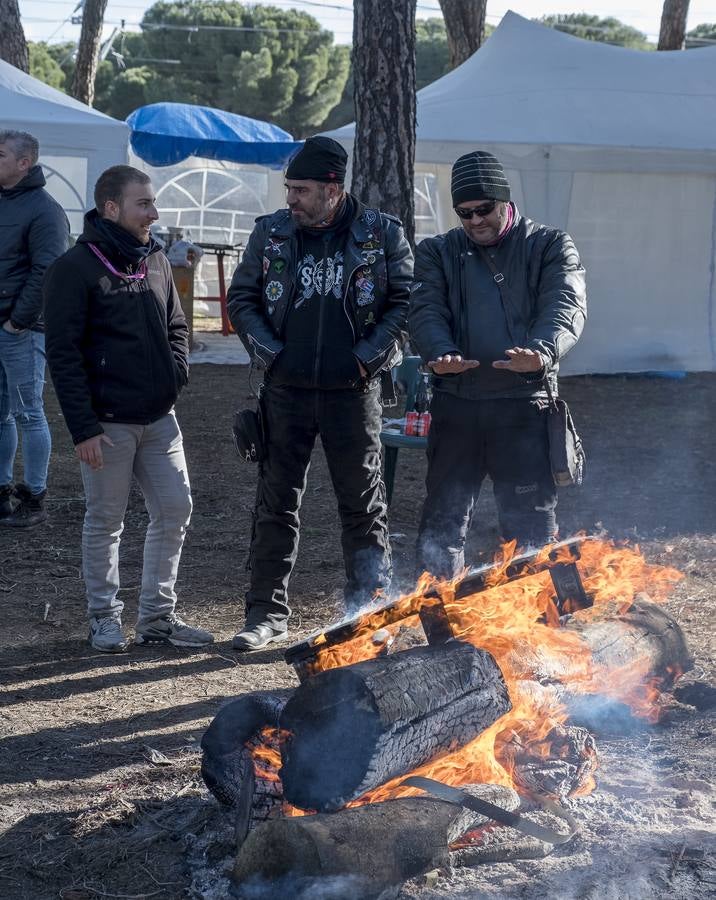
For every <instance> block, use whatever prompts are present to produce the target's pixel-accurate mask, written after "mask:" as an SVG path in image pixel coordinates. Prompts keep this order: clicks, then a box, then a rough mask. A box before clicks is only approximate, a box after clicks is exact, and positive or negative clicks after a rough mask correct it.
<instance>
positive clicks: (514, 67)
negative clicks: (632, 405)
mask: <svg viewBox="0 0 716 900" xmlns="http://www.w3.org/2000/svg"><path fill="white" fill-rule="evenodd" d="M417 119H418V126H417V149H416V169H417V170H418V171H424V170H429V171H433V172H434V173H435V175H436V177H437V184H438V193H439V210H438V226H439V229H440V230H448V229H449V228H452V227H454V226H455V225H456V224H458V222H457V219H456V217H455V215H454V213H453V212H452V209H451V204H450V165H451V164H452V162H453V161H454V160H455V159H456V158H457V157H458V156H460V155H461V154H462V153H466V152H468V151H469V150H474V149H478V148H480V149H486V150H489V151H491V152H492V153H494V154H495V155H496V156H497V157H498V158H499V159H500V160H501V161H502V162H503V164H504V165H505V167H506V169H507V174H508V177H509V179H510V183H511V185H512V190H513V197H514V199H515V201H516V202H517V205H518V206H519V208H520V209H521V210H522V212H524V213H525V214H526V215H528V216H529V217H530V218H533V219H536V220H537V221H541V222H545V223H548V224H551V225H556V226H558V227H560V228H563V229H565V230H567V231H569V232H570V233H571V234H572V236H573V237H574V239H575V242H576V244H577V247H578V248H579V250H580V252H581V255H582V257H583V260H584V264H585V266H586V268H587V272H588V286H589V303H590V308H589V321H588V323H587V327H586V328H585V332H584V335H583V337H582V340H581V341H580V342H579V344H578V345H577V346H576V347H575V349H574V350H573V351H572V353H571V354H570V356H569V357H568V358H567V359H566V360H565V363H564V365H563V371H564V372H565V373H584V372H602V373H608V372H629V371H632V372H635V371H648V370H659V371H669V370H687V371H705V370H714V369H716V276H715V274H714V273H715V265H716V48H711V47H708V48H703V49H697V50H688V51H686V52H669V53H664V52H662V53H656V52H644V51H636V50H626V49H624V48H621V47H613V46H610V45H607V44H600V43H594V42H590V41H584V40H581V39H579V38H574V37H572V36H569V35H566V34H563V33H562V32H559V31H555V30H552V29H549V28H545V27H543V26H541V25H538V24H535V23H533V22H530V21H528V20H526V19H523V18H521V17H520V16H518V15H516V14H515V13H511V12H510V13H508V14H507V15H506V16H505V17H504V18H503V20H502V22H501V24H500V25H499V27H498V28H497V29H496V31H495V32H494V34H493V35H492V36H491V37H490V39H489V40H488V41H487V42H486V43H485V44H484V46H483V47H482V48H481V49H480V50H478V52H477V53H475V54H474V55H473V56H472V57H471V58H470V59H468V60H467V61H466V62H465V63H463V65H461V66H460V67H459V68H457V69H455V70H454V71H452V72H450V73H449V74H448V75H445V76H444V77H443V78H441V79H439V80H438V81H436V82H434V83H433V84H431V85H429V86H428V87H426V88H423V90H422V91H420V92H419V93H418V110H417ZM354 133H355V132H354V126H353V125H348V126H346V127H345V128H341V129H337V130H336V131H333V132H331V135H332V136H333V137H335V138H336V139H338V140H340V141H342V142H343V143H344V144H345V145H346V146H347V147H349V148H350V145H352V142H353V135H354Z"/></svg>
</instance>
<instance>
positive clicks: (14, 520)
mask: <svg viewBox="0 0 716 900" xmlns="http://www.w3.org/2000/svg"><path fill="white" fill-rule="evenodd" d="M46 493H47V491H41V492H40V493H39V494H33V493H32V492H31V491H30V488H29V487H28V486H27V485H26V484H18V485H17V487H16V488H15V497H16V498H17V499H18V500H19V501H20V502H19V503H18V504H17V506H16V507H15V509H14V510H13V512H12V513H11V514H10V515H9V516H5V517H4V518H0V525H2V526H5V527H7V528H32V526H33V525H39V524H40V522H44V521H45V519H46V518H47V510H46V509H45V504H44V499H45V494H46Z"/></svg>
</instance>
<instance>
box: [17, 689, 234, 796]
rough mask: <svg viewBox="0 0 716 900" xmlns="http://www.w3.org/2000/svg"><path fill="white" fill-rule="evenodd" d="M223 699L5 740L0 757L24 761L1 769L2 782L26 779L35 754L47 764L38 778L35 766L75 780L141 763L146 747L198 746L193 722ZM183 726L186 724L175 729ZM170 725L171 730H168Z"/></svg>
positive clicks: (51, 776)
mask: <svg viewBox="0 0 716 900" xmlns="http://www.w3.org/2000/svg"><path fill="white" fill-rule="evenodd" d="M226 699H227V698H226V697H224V696H215V697H208V698H206V699H205V700H197V701H194V702H193V703H185V704H184V705H183V706H172V707H169V708H167V709H160V710H151V711H149V712H140V713H137V714H135V715H128V716H125V717H123V718H117V719H109V720H105V721H98V722H96V723H93V722H72V723H70V724H65V725H60V726H56V727H52V726H50V727H48V728H43V729H41V730H39V731H33V732H31V733H29V734H18V735H11V736H9V737H6V738H3V739H2V740H0V755H2V756H4V757H5V758H6V759H15V760H18V761H19V760H23V761H24V764H23V765H18V766H17V767H16V768H15V770H14V771H8V772H6V773H5V775H4V778H5V782H6V784H17V783H20V784H21V783H23V782H25V781H26V780H27V778H28V771H29V770H28V766H27V761H28V760H30V759H32V758H38V757H39V758H40V759H41V760H43V761H44V762H46V765H45V766H44V767H42V775H41V777H39V778H38V777H37V769H36V768H33V774H34V775H35V780H36V781H48V782H56V781H75V780H76V779H77V778H78V776H81V777H82V778H89V777H91V776H92V775H94V774H96V773H98V772H103V771H110V770H111V769H114V768H116V767H118V766H126V765H128V764H135V763H142V762H145V761H146V760H147V754H148V752H149V751H148V747H152V748H154V749H156V750H159V751H161V752H164V753H169V752H171V751H172V750H176V749H177V748H178V747H179V749H186V747H187V745H189V744H191V745H193V747H197V743H196V737H195V733H196V732H198V731H203V730H204V724H203V722H202V724H201V725H194V724H193V723H195V722H196V721H197V720H205V719H207V718H209V717H212V716H213V715H214V714H215V713H216V711H217V709H218V708H219V706H220V705H221V704H222V703H223V702H225V701H226ZM140 708H141V706H140ZM182 725H185V726H186V727H185V728H184V729H181V730H180V729H178V726H182ZM172 728H174V729H175V730H170V729H172ZM179 745H182V746H181V747H180V746H179Z"/></svg>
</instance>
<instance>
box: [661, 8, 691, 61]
mask: <svg viewBox="0 0 716 900" xmlns="http://www.w3.org/2000/svg"><path fill="white" fill-rule="evenodd" d="M688 15H689V0H664V8H663V9H662V11H661V28H660V30H659V44H658V46H657V48H656V49H657V50H683V49H684V38H685V37H686V19H687V18H688Z"/></svg>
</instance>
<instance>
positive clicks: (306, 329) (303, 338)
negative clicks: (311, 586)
mask: <svg viewBox="0 0 716 900" xmlns="http://www.w3.org/2000/svg"><path fill="white" fill-rule="evenodd" d="M346 164H347V155H346V152H345V150H344V149H343V148H342V147H341V145H340V144H338V143H337V142H336V141H334V140H331V139H330V138H327V137H314V138H309V139H308V140H307V141H306V142H305V143H304V145H303V147H302V148H301V150H300V151H299V152H298V153H297V154H296V156H294V158H293V159H292V160H291V161H290V163H289V165H288V168H287V169H286V190H287V203H288V209H282V210H279V211H278V212H276V213H273V214H272V215H268V216H262V217H260V218H259V219H257V222H256V227H255V228H254V231H253V232H252V234H251V237H250V238H249V241H248V245H247V247H246V250H245V251H244V254H243V257H242V260H241V263H240V264H239V266H238V268H237V270H236V272H235V274H234V277H233V280H232V282H231V287H230V289H229V292H228V308H229V315H230V317H231V322H232V324H233V326H234V328H235V330H236V332H237V333H238V335H239V337H240V338H241V340H242V342H243V344H244V346H245V347H246V349H247V350H248V352H249V354H250V356H251V360H252V363H253V364H255V365H257V366H258V367H260V368H261V369H263V370H264V384H263V388H262V394H261V400H260V405H261V411H262V416H263V420H264V426H265V434H266V457H265V459H264V460H263V462H262V463H261V464H260V470H259V483H258V489H257V498H256V510H255V514H254V527H253V533H252V536H251V550H250V568H251V584H250V587H249V591H248V594H247V597H246V621H245V625H244V628H243V630H242V631H241V632H240V633H239V634H237V635H236V637H235V638H234V642H233V646H234V648H235V649H237V650H241V651H246V650H258V649H260V648H262V647H265V646H267V644H269V643H272V642H274V641H281V640H285V638H286V634H287V623H288V617H289V614H290V608H289V605H288V582H289V578H290V575H291V571H292V569H293V566H294V563H295V561H296V554H297V551H298V538H299V527H300V521H299V509H300V505H301V499H302V497H303V493H304V490H305V487H306V474H307V471H308V467H309V463H310V458H311V452H312V450H313V445H314V443H315V440H316V437H317V435H320V436H321V441H322V444H323V449H324V451H325V453H326V459H327V461H328V467H329V469H330V473H331V479H332V481H333V488H334V490H335V492H336V497H337V499H338V511H339V514H340V518H341V525H342V544H343V557H344V562H345V568H346V586H345V592H344V598H345V604H346V608H347V609H348V610H349V611H350V610H353V611H355V610H356V609H357V608H358V607H360V606H361V605H362V604H363V603H365V602H366V601H369V600H371V599H372V598H373V597H374V596H375V595H376V593H377V592H378V591H379V590H381V589H385V588H387V586H388V584H389V581H390V577H391V559H390V546H389V542H388V522H387V508H386V502H385V488H384V485H383V480H382V475H381V452H380V430H381V403H380V375H381V373H382V372H385V371H389V370H390V368H391V367H392V366H393V365H395V363H396V361H397V360H398V358H399V355H400V351H401V348H402V344H403V338H404V329H405V325H406V316H407V308H408V298H409V286H410V282H411V279H412V274H413V256H412V252H411V250H410V246H409V244H408V242H407V240H406V239H405V236H404V235H403V229H402V226H401V224H400V222H399V221H398V220H397V219H395V218H394V217H393V216H389V215H387V214H386V213H383V212H381V211H380V210H377V209H368V208H366V207H365V206H364V205H363V204H362V203H361V202H360V201H359V200H358V199H356V198H355V197H353V196H352V195H350V194H348V193H346V191H345V190H344V186H343V183H344V180H345V174H346Z"/></svg>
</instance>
